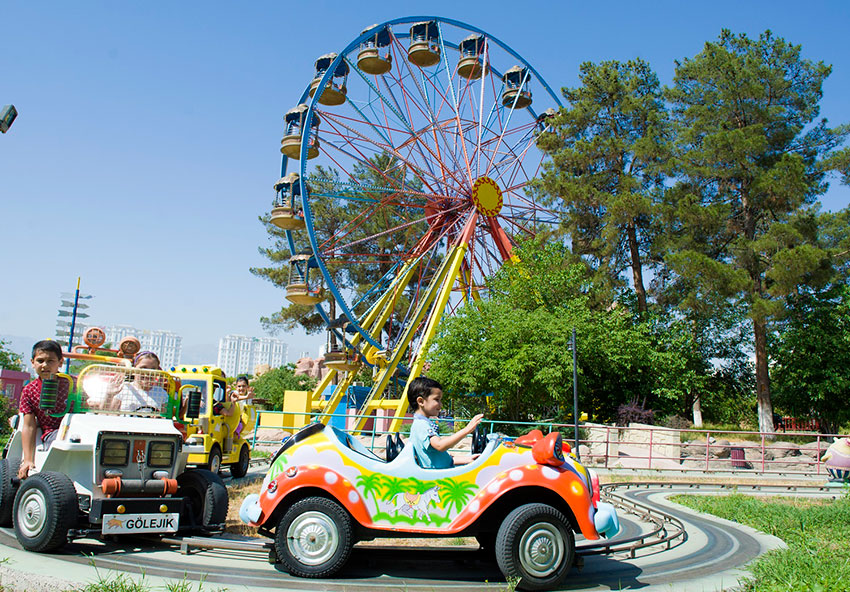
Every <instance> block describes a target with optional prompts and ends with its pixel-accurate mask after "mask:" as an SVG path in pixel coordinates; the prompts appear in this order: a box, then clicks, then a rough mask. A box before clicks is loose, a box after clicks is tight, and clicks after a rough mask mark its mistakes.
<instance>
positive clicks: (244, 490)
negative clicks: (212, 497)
mask: <svg viewBox="0 0 850 592" xmlns="http://www.w3.org/2000/svg"><path fill="white" fill-rule="evenodd" d="M259 492H260V482H259V481H257V480H251V481H248V482H247V483H239V484H232V485H229V486H228V488H227V497H228V498H229V500H230V506H229V508H228V510H227V521H226V522H225V527H224V528H225V530H226V531H227V532H229V533H233V534H241V535H248V536H252V537H258V536H259V534H258V533H257V529H256V528H254V527H253V526H248V525H247V524H245V523H244V522H242V520H240V519H239V508H241V507H242V500H244V499H245V498H246V497H247V496H248V495H250V494H252V493H259Z"/></svg>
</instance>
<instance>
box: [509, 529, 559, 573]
mask: <svg viewBox="0 0 850 592" xmlns="http://www.w3.org/2000/svg"><path fill="white" fill-rule="evenodd" d="M563 560H564V540H563V538H562V537H561V533H560V532H559V531H558V529H557V528H555V526H554V525H552V524H548V523H546V522H541V523H539V524H534V525H532V526H531V527H530V528H529V529H528V530H526V531H525V532H524V533H523V535H522V538H520V541H519V561H520V563H521V564H522V567H523V569H525V571H526V572H528V573H529V575H532V576H535V577H546V576H548V575H550V574H551V573H552V572H554V571H555V570H556V569H558V566H560V565H561V562H562V561H563Z"/></svg>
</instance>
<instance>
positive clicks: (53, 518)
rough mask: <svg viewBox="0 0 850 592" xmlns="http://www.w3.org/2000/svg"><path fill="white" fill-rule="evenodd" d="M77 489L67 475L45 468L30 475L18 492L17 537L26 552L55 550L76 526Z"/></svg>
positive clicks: (15, 512)
mask: <svg viewBox="0 0 850 592" xmlns="http://www.w3.org/2000/svg"><path fill="white" fill-rule="evenodd" d="M77 512H78V507H77V492H76V491H75V490H74V483H73V482H72V481H71V479H70V478H69V477H68V476H67V475H63V474H62V473H54V472H52V471H45V472H43V473H38V474H36V475H32V476H30V477H27V478H26V479H24V480H23V481H22V482H21V486H20V487H19V488H18V493H17V495H15V507H14V516H13V522H14V525H15V536H17V537H18V542H19V543H21V546H22V547H23V548H24V549H26V550H27V551H36V552H39V553H40V552H44V551H52V550H54V549H58V548H59V547H61V546H63V545H64V544H65V543H66V542H67V540H68V531H69V530H71V528H73V527H74V526H76V521H77Z"/></svg>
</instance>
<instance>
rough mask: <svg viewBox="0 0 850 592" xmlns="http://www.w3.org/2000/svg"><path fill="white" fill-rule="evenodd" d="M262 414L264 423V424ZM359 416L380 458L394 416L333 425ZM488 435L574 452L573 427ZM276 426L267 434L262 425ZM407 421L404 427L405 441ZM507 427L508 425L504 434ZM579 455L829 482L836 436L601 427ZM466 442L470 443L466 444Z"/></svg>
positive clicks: (527, 426)
mask: <svg viewBox="0 0 850 592" xmlns="http://www.w3.org/2000/svg"><path fill="white" fill-rule="evenodd" d="M260 414H261V415H260V417H259V418H258V421H257V425H256V426H255V428H254V434H253V437H252V439H253V443H254V445H255V446H256V445H271V446H274V445H276V444H280V440H271V439H268V438H267V437H265V436H267V435H268V434H269V433H271V432H269V431H263V430H264V429H277V430H282V431H283V432H285V433H291V432H293V431H296V430H297V429H298V428H300V427H302V426H304V425H306V424H308V423H310V422H312V421H315V419H316V418H317V417H319V416H320V415H321V414H319V413H293V412H281V411H262V412H260ZM263 415H265V416H266V417H265V418H263ZM362 417H368V419H369V420H370V421H369V422H368V423H367V427H366V429H364V430H363V431H361V432H360V433H359V434H358V436H359V437H360V439H361V441H362V442H363V444H364V445H365V446H367V447H368V448H370V449H372V450H373V451H375V452H376V453H377V454H378V455H381V454H382V451H383V450H384V447H385V443H386V440H385V436H386V435H387V434H388V433H389V432H388V431H387V429H388V427H389V423H390V421H391V419H392V418H390V417H381V416H378V417H376V416H374V415H371V416H361V415H357V414H356V413H353V412H352V413H347V414H335V415H332V416H331V417H330V419H329V423H330V424H331V425H335V426H336V427H338V428H340V429H343V430H349V429H350V428H351V427H353V425H354V423H355V422H356V421H357V420H359V419H360V418H362ZM437 421H438V422H440V423H442V424H444V425H446V429H447V430H451V429H454V428H455V426H456V425H465V424H466V420H461V419H458V418H451V417H447V418H439V419H438V420H437ZM482 424H483V425H484V428H485V430H486V431H488V432H497V431H500V430H505V429H510V430H511V431H513V432H517V431H528V430H531V429H535V428H536V429H540V430H542V431H544V432H546V433H548V432H551V431H560V432H561V433H562V434H563V437H564V441H565V442H568V443H569V444H570V445H571V446H574V440H573V433H574V431H573V430H574V426H573V425H572V424H564V423H554V422H519V421H514V422H503V421H499V422H496V421H492V420H486V419H485V420H484V421H483V422H482ZM269 425H274V427H271V428H264V427H263V426H269ZM409 425H410V423H409V421H406V422H405V423H404V425H403V428H402V432H401V433H402V435H403V436H404V435H405V434H406V432H407V431H408V430H409ZM507 426H510V428H508V427H507ZM579 427H580V432H581V437H580V439H579V449H578V450H577V451H576V450H574V451H573V452H574V453H576V455H577V456H578V457H579V459H580V460H581V462H582V463H583V464H584V465H585V466H588V467H599V468H604V469H611V470H617V469H631V470H653V471H679V472H681V471H686V472H699V473H707V472H708V473H711V472H724V473H727V472H733V473H738V474H741V475H752V474H783V475H812V476H824V477H825V476H826V469H825V468H824V466H823V462H822V461H821V457H822V456H823V454H824V452H826V449H827V448H828V447H829V446H830V444H831V443H832V441H833V440H834V439H835V438H840V437H847V436H840V435H838V434H820V433H814V432H804V431H798V432H778V433H775V434H768V433H763V432H756V431H743V430H742V431H726V430H724V431H718V430H711V429H671V428H665V427H660V426H649V425H634V424H633V425H631V426H629V427H618V426H608V425H602V424H589V423H585V424H581V425H580V426H579ZM468 440H469V439H467V443H468ZM791 440H794V441H791Z"/></svg>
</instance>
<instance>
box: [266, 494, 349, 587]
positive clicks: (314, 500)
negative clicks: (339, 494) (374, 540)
mask: <svg viewBox="0 0 850 592" xmlns="http://www.w3.org/2000/svg"><path fill="white" fill-rule="evenodd" d="M353 536H354V535H353V532H352V527H351V518H350V517H349V516H348V512H346V511H345V509H344V508H343V507H342V506H340V505H339V504H338V503H336V502H335V501H332V500H329V499H327V498H323V497H308V498H305V499H303V500H301V501H299V502H296V503H295V504H293V505H292V506H290V508H289V509H288V510H287V511H286V513H285V514H284V515H283V517H282V518H281V519H280V522H278V525H277V530H276V532H275V538H274V544H275V552H276V553H277V557H278V559H279V560H280V562H281V563H282V564H283V566H284V568H285V569H286V570H287V571H288V572H289V573H290V574H292V575H294V576H298V577H302V578H326V577H330V576H332V575H334V574H335V573H336V572H338V571H339V570H340V569H342V566H343V565H345V562H346V561H348V556H349V555H350V554H351V547H352V546H353V544H354V543H353Z"/></svg>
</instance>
